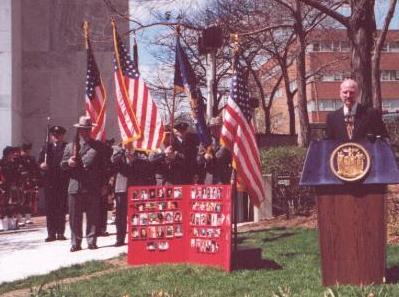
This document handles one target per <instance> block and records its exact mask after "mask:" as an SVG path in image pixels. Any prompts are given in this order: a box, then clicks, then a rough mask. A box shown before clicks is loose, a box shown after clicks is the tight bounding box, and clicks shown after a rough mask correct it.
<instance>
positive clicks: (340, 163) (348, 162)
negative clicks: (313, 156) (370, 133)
mask: <svg viewBox="0 0 399 297" xmlns="http://www.w3.org/2000/svg"><path fill="white" fill-rule="evenodd" d="M330 168H331V171H332V172H333V173H334V175H335V176H336V177H338V178H339V179H341V180H343V181H347V182H354V181H358V180H360V179H362V178H363V177H364V176H365V175H366V174H367V173H368V172H369V170H370V155H369V153H368V152H367V151H366V149H365V148H364V147H363V146H362V145H360V144H357V143H353V142H348V143H344V144H341V145H340V146H338V147H337V148H336V149H335V150H334V151H333V152H332V153H331V156H330Z"/></svg>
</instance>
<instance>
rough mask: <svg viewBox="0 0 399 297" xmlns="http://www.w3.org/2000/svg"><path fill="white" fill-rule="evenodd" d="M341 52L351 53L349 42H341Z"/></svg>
mask: <svg viewBox="0 0 399 297" xmlns="http://www.w3.org/2000/svg"><path fill="white" fill-rule="evenodd" d="M341 52H349V42H347V41H341Z"/></svg>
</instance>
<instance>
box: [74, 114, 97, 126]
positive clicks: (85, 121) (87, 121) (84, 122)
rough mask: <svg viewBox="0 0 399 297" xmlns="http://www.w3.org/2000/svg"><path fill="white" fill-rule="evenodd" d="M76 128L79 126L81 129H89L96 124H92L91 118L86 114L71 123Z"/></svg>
mask: <svg viewBox="0 0 399 297" xmlns="http://www.w3.org/2000/svg"><path fill="white" fill-rule="evenodd" d="M73 126H74V127H76V128H81V129H91V128H93V127H95V126H96V124H94V123H93V122H92V121H91V118H90V117H88V116H81V117H80V118H79V122H78V123H76V124H74V125H73Z"/></svg>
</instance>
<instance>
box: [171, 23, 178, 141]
mask: <svg viewBox="0 0 399 297" xmlns="http://www.w3.org/2000/svg"><path fill="white" fill-rule="evenodd" d="M179 36H180V25H177V26H176V39H177V40H178V38H179ZM176 44H177V42H176ZM175 102H176V86H173V97H172V111H171V115H170V136H169V137H170V139H169V142H170V145H172V144H173V135H174V133H173V130H174V127H175Z"/></svg>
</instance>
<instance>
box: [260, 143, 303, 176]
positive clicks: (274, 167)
mask: <svg viewBox="0 0 399 297" xmlns="http://www.w3.org/2000/svg"><path fill="white" fill-rule="evenodd" d="M305 155H306V149H304V148H299V147H296V146H282V147H275V148H270V149H266V150H263V151H261V154H260V157H261V162H262V173H263V174H273V175H276V174H277V175H280V174H287V175H292V176H297V175H298V174H299V172H300V171H301V170H302V166H303V162H304V160H305Z"/></svg>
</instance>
